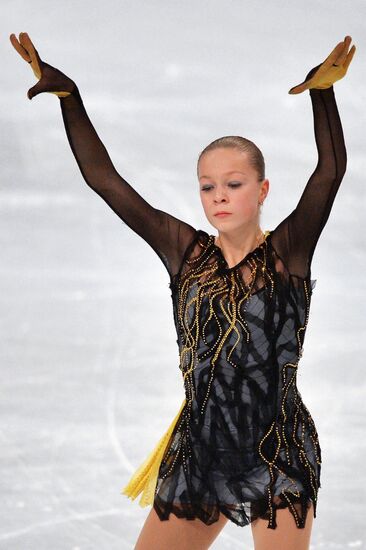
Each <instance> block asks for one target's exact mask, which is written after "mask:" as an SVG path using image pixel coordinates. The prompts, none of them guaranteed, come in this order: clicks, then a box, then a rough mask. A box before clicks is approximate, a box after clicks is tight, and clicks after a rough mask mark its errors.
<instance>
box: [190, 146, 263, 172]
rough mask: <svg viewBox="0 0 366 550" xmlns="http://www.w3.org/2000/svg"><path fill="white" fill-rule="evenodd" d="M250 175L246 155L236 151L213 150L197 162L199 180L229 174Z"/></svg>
mask: <svg viewBox="0 0 366 550" xmlns="http://www.w3.org/2000/svg"><path fill="white" fill-rule="evenodd" d="M236 173H238V174H239V175H240V174H242V175H247V176H249V175H252V173H253V168H252V167H251V166H250V164H249V160H248V155H247V154H246V153H243V152H242V151H238V150H237V149H224V148H221V149H214V150H212V151H208V152H207V153H205V154H204V155H203V156H202V157H201V159H200V162H199V166H198V176H199V179H202V178H203V179H204V178H213V177H215V176H223V175H229V174H236Z"/></svg>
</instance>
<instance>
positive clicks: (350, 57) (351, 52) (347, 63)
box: [343, 44, 356, 71]
mask: <svg viewBox="0 0 366 550" xmlns="http://www.w3.org/2000/svg"><path fill="white" fill-rule="evenodd" d="M355 51H356V46H355V45H354V44H353V46H352V48H351V49H350V51H349V52H348V55H347V57H346V60H345V62H344V64H343V67H344V70H345V71H347V69H348V67H349V64H350V63H351V61H352V59H353V56H354V55H355Z"/></svg>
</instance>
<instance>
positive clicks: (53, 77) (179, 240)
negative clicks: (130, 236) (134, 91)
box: [10, 33, 196, 277]
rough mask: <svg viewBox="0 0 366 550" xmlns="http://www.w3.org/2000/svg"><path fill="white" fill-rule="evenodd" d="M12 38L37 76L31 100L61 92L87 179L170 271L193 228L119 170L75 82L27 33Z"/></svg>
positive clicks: (72, 139)
mask: <svg viewBox="0 0 366 550" xmlns="http://www.w3.org/2000/svg"><path fill="white" fill-rule="evenodd" d="M10 40H11V42H12V44H13V46H14V47H15V48H16V50H17V51H18V52H19V53H20V55H21V56H22V57H23V58H24V59H25V60H26V61H28V62H29V63H31V67H32V69H33V72H34V73H35V75H36V76H37V78H39V82H37V84H36V85H35V86H33V87H32V88H31V89H30V90H29V91H28V97H29V99H32V97H34V96H35V95H37V94H39V93H42V92H51V93H54V94H56V95H57V96H58V97H59V101H60V105H61V111H62V117H63V122H64V125H65V130H66V134H67V138H68V141H69V144H70V147H71V149H72V152H73V154H74V156H75V159H76V162H77V163H78V166H79V168H80V171H81V174H82V176H83V178H84V180H85V181H86V183H87V184H88V185H89V187H90V188H91V189H93V190H94V191H95V192H96V193H98V195H100V196H101V197H102V198H103V200H104V201H105V202H106V203H107V204H108V205H109V206H110V207H111V209H112V210H113V211H114V212H115V213H116V214H117V215H118V216H119V217H120V218H121V219H122V220H123V221H124V222H125V223H126V224H127V225H128V226H129V227H130V228H131V229H132V230H133V231H135V232H136V233H137V234H138V235H140V236H141V237H142V238H143V239H144V240H145V241H146V242H147V243H148V244H149V245H150V246H151V247H152V248H153V250H154V251H155V252H156V253H157V254H158V256H159V257H160V258H161V260H162V261H163V263H164V265H165V267H166V269H167V271H168V273H169V275H170V276H171V277H172V276H174V275H175V274H176V273H177V271H178V269H179V266H180V264H181V261H182V258H183V255H184V252H185V250H186V249H187V247H188V245H189V244H190V242H191V241H192V240H193V238H194V237H195V234H196V230H195V229H194V228H193V227H192V226H190V225H189V224H187V223H185V222H183V221H181V220H179V219H177V218H175V217H174V216H172V215H170V214H167V213H166V212H163V211H161V210H159V209H157V208H154V207H153V206H151V205H150V204H149V203H148V202H146V201H145V200H144V199H143V198H142V197H141V196H140V195H139V194H138V193H137V191H135V190H134V189H133V187H131V185H130V184H129V183H128V182H127V181H126V180H125V179H123V178H122V177H121V176H120V175H119V174H118V172H117V170H116V169H115V167H114V166H113V163H112V161H111V159H110V157H109V155H108V152H107V150H106V148H105V147H104V145H103V143H102V141H101V140H100V138H99V136H98V134H97V132H96V131H95V129H94V127H93V125H92V123H91V121H90V119H89V116H88V114H87V112H86V110H85V107H84V104H83V101H82V98H81V95H80V92H79V90H78V88H77V86H76V84H75V82H74V81H73V80H71V79H70V78H69V77H67V76H66V75H64V74H63V73H62V72H61V71H59V70H58V69H55V68H54V67H52V66H51V65H48V64H47V63H45V62H44V61H42V60H41V58H40V57H39V54H38V52H37V51H36V49H35V48H34V46H33V44H32V42H31V40H30V38H29V36H28V35H27V33H21V34H20V35H19V40H20V41H19V42H18V40H17V39H16V37H15V35H14V34H12V35H11V37H10Z"/></svg>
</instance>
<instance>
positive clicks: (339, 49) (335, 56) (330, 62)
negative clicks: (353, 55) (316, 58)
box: [322, 42, 344, 71]
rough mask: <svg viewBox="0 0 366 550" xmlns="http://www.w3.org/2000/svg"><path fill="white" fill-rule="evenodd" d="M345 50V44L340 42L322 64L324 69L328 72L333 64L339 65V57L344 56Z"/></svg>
mask: <svg viewBox="0 0 366 550" xmlns="http://www.w3.org/2000/svg"><path fill="white" fill-rule="evenodd" d="M343 48H344V42H339V43H338V44H337V45H336V47H335V48H333V50H332V51H331V52H330V54H329V55H328V57H327V58H326V59H325V60H324V62H323V64H322V69H324V70H325V71H327V70H328V69H329V67H331V66H332V65H333V64H337V59H338V57H339V56H340V55H341V54H342V52H343Z"/></svg>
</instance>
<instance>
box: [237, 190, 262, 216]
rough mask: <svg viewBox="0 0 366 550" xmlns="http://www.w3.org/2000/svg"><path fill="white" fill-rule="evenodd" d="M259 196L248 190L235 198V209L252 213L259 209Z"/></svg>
mask: <svg viewBox="0 0 366 550" xmlns="http://www.w3.org/2000/svg"><path fill="white" fill-rule="evenodd" d="M257 202H258V199H257V196H256V195H255V194H254V193H250V192H246V193H243V194H241V195H240V196H238V197H237V198H236V200H235V210H238V211H240V212H246V213H248V214H249V213H252V212H253V211H255V210H256V209H257Z"/></svg>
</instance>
